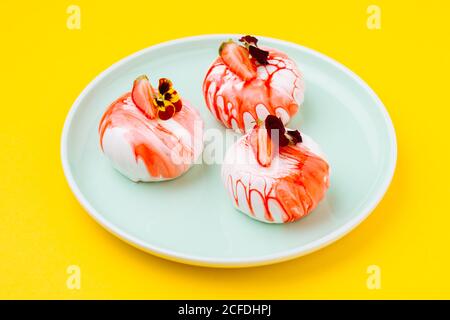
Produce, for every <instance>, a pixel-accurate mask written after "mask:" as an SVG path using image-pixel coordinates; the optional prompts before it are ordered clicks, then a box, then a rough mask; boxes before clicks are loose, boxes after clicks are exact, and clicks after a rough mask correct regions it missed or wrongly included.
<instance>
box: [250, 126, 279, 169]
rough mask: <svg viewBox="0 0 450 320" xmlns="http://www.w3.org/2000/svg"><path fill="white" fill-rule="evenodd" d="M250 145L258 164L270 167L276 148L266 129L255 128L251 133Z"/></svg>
mask: <svg viewBox="0 0 450 320" xmlns="http://www.w3.org/2000/svg"><path fill="white" fill-rule="evenodd" d="M250 145H251V147H252V150H253V154H254V155H255V158H256V160H257V161H258V163H259V164H260V165H261V166H263V167H268V166H270V163H271V162H272V158H273V152H274V146H273V145H272V140H271V139H270V137H269V135H268V134H267V130H266V129H265V128H263V127H262V126H260V125H257V126H255V127H254V128H253V130H252V131H251V132H250Z"/></svg>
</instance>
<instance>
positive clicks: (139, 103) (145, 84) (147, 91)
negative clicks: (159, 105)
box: [131, 75, 156, 119]
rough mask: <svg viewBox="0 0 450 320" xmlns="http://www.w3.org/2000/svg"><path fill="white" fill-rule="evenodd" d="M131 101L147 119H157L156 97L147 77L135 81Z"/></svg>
mask: <svg viewBox="0 0 450 320" xmlns="http://www.w3.org/2000/svg"><path fill="white" fill-rule="evenodd" d="M131 99H132V100H133V102H134V104H135V105H136V107H138V108H139V109H140V110H141V111H142V112H144V114H145V115H146V116H147V117H149V118H150V119H154V118H155V117H156V106H155V102H154V101H155V100H154V99H155V96H154V94H153V88H152V86H151V84H150V81H149V80H148V78H147V76H145V75H144V76H140V77H138V78H137V79H136V80H134V83H133V89H132V90H131Z"/></svg>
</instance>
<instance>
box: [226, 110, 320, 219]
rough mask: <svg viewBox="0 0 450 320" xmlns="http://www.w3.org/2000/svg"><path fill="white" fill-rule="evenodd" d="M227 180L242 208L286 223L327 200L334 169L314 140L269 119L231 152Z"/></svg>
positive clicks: (241, 139)
mask: <svg viewBox="0 0 450 320" xmlns="http://www.w3.org/2000/svg"><path fill="white" fill-rule="evenodd" d="M222 180H223V182H224V184H225V186H226V189H227V191H228V194H229V196H230V199H231V200H232V202H233V204H234V206H235V207H236V208H237V209H238V210H240V211H242V212H243V213H245V214H247V215H249V216H250V217H252V218H254V219H257V220H260V221H263V222H268V223H286V222H292V221H295V220H298V219H300V218H302V217H305V216H306V215H307V214H309V213H310V212H311V211H312V210H313V209H314V208H315V207H316V206H317V204H318V203H319V201H320V200H321V199H322V198H323V197H324V195H325V192H326V190H327V189H328V186H329V166H328V163H327V161H326V160H325V157H324V155H323V153H322V152H321V151H320V149H319V147H318V145H317V144H316V143H315V142H314V141H313V140H312V139H311V138H309V137H308V136H306V135H305V134H301V133H300V132H299V131H297V130H289V129H286V128H285V127H284V125H283V123H282V121H281V119H280V118H277V117H276V116H273V115H269V116H267V117H266V119H265V121H264V122H259V123H257V124H256V125H255V126H254V128H253V129H252V130H251V131H250V132H248V133H247V134H245V135H244V136H242V137H241V138H240V139H239V140H238V141H237V142H236V143H235V144H234V145H232V146H231V148H230V149H229V150H228V151H227V154H226V156H225V159H224V163H223V165H222Z"/></svg>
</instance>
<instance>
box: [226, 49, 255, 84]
mask: <svg viewBox="0 0 450 320" xmlns="http://www.w3.org/2000/svg"><path fill="white" fill-rule="evenodd" d="M219 54H220V57H221V58H222V60H223V62H224V63H225V64H226V65H227V66H228V68H230V70H231V71H232V72H233V73H234V74H236V75H237V76H238V77H240V78H241V79H243V80H245V81H248V80H251V79H253V78H255V77H256V67H255V66H254V65H253V63H252V61H251V60H250V54H249V52H248V49H247V48H244V47H242V46H240V45H238V44H237V43H235V42H233V41H232V40H229V41H226V42H223V43H222V45H221V46H220V49H219Z"/></svg>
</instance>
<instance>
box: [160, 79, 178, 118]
mask: <svg viewBox="0 0 450 320" xmlns="http://www.w3.org/2000/svg"><path fill="white" fill-rule="evenodd" d="M155 102H156V106H157V109H158V117H159V118H160V119H161V120H168V119H170V118H172V117H173V116H174V114H175V112H178V111H180V110H181V107H182V106H183V103H182V101H181V99H180V96H179V95H178V92H177V91H176V90H175V89H174V88H173V86H172V81H170V80H169V79H167V78H161V79H159V85H158V93H157V97H156V98H155Z"/></svg>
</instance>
